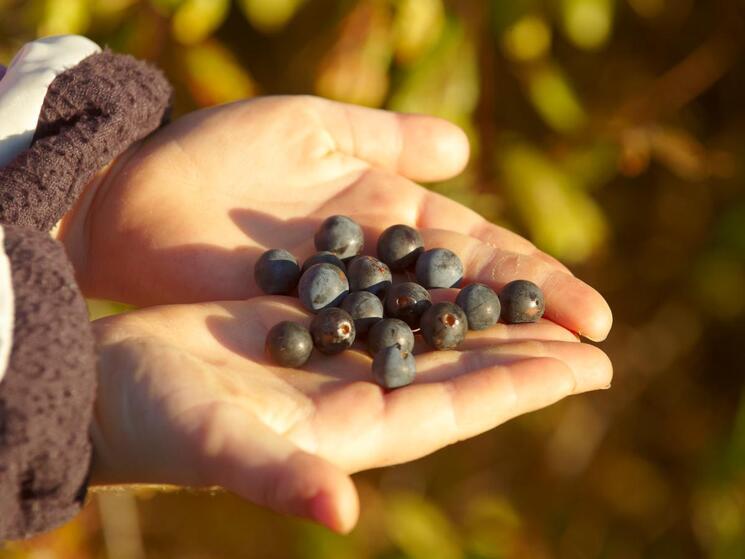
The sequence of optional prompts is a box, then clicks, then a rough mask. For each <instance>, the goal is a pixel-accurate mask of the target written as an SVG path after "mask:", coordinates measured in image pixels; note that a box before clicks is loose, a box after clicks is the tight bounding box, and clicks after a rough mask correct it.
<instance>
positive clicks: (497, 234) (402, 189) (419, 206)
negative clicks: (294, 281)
mask: <svg viewBox="0 0 745 559" xmlns="http://www.w3.org/2000/svg"><path fill="white" fill-rule="evenodd" d="M350 208H355V209H356V211H355V212H353V214H351V215H352V217H354V219H355V220H356V221H358V222H359V223H360V225H362V226H363V227H364V228H365V246H366V247H367V248H368V252H369V251H371V250H374V248H375V246H376V244H377V240H378V237H379V236H380V233H382V232H383V230H384V229H385V228H387V227H389V226H391V225H395V224H397V223H404V224H406V225H410V226H412V227H415V228H417V229H446V230H448V231H455V232H456V233H461V234H463V235H469V236H472V237H474V238H476V239H478V240H480V241H482V242H484V243H486V244H488V245H491V246H494V247H496V248H500V249H502V250H507V251H512V252H516V253H519V254H526V255H530V256H533V257H535V258H537V259H539V260H544V261H545V262H546V263H549V264H551V265H553V266H555V267H557V268H558V269H561V270H562V271H564V272H566V273H571V272H570V271H569V269H568V268H567V267H566V266H564V265H563V264H562V263H561V262H559V261H558V260H556V259H555V258H553V257H552V256H549V255H548V254H546V253H544V252H542V251H540V250H538V249H537V248H536V247H535V245H534V244H533V243H531V242H530V241H528V240H527V239H525V238H523V237H521V236H520V235H517V234H515V233H513V232H511V231H509V230H508V229H505V228H504V227H499V226H497V225H494V224H493V223H490V222H488V221H487V220H485V219H484V218H483V217H481V216H480V215H479V214H477V213H476V212H474V211H473V210H471V209H469V208H467V207H466V206H464V205H462V204H459V203H458V202H455V201H454V200H450V199H449V198H447V197H445V196H442V195H441V194H437V193H435V192H432V191H430V190H427V189H426V188H422V187H421V186H419V185H418V184H415V183H413V182H412V181H410V180H407V179H406V178H403V177H400V176H397V175H393V174H391V173H389V172H384V171H380V170H370V171H368V172H366V173H365V174H364V175H363V176H362V177H361V178H360V179H359V180H358V181H357V183H355V185H354V186H353V187H351V188H348V189H347V190H345V191H343V192H341V193H339V194H337V195H336V196H334V197H333V198H332V199H331V200H330V201H329V202H328V203H326V204H324V205H323V206H321V208H319V209H318V211H317V212H316V214H317V215H318V217H319V223H320V221H322V220H323V219H325V218H326V217H327V216H329V215H332V214H335V213H342V214H348V213H349V212H350ZM310 227H311V228H315V227H317V225H312V226H310ZM307 233H311V234H312V231H311V230H310V229H309V230H308V231H305V232H303V234H306V235H307ZM308 247H309V249H310V250H312V243H310V244H308Z"/></svg>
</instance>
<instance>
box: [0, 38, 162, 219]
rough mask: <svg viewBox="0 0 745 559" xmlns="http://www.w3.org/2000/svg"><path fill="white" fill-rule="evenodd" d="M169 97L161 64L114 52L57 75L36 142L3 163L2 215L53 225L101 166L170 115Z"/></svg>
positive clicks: (0, 179)
mask: <svg viewBox="0 0 745 559" xmlns="http://www.w3.org/2000/svg"><path fill="white" fill-rule="evenodd" d="M170 96H171V87H170V85H169V83H168V81H167V80H166V78H165V77H164V76H163V74H162V73H161V72H160V71H159V70H157V69H156V68H154V67H153V66H151V65H150V64H147V63H146V62H143V61H140V60H137V59H135V58H133V57H131V56H127V55H122V54H113V53H112V52H110V51H104V52H100V53H97V54H93V55H91V56H89V57H87V58H85V59H84V60H83V61H81V62H80V63H79V64H77V65H76V66H74V67H73V68H70V69H69V70H66V71H65V72H63V73H61V74H60V75H58V76H57V77H56V78H55V79H54V81H53V82H52V84H51V85H50V86H49V89H48V91H47V95H46V97H45V99H44V105H43V107H42V109H41V115H40V117H39V124H38V127H37V129H36V134H35V136H34V141H33V143H32V144H31V146H30V147H29V148H28V149H27V150H25V151H24V152H22V153H20V154H19V155H18V156H17V157H16V158H15V159H14V160H13V161H11V162H10V163H9V164H8V165H6V166H5V167H3V168H0V222H2V223H15V224H19V225H25V226H28V227H33V228H34V229H37V230H39V231H49V230H50V229H51V228H52V227H53V226H54V225H55V224H56V223H57V221H59V219H60V218H61V217H62V216H63V215H64V214H65V212H67V210H68V209H69V208H70V207H71V206H72V205H73V203H74V202H75V200H76V199H77V198H78V196H79V195H80V193H81V191H82V190H83V188H84V187H85V185H86V184H87V183H88V182H89V181H90V180H91V178H92V177H93V175H94V174H95V173H96V172H97V171H98V170H99V169H101V168H102V167H103V166H104V165H106V164H108V163H109V162H111V161H113V160H114V159H115V158H116V157H117V156H118V155H120V154H121V153H122V152H123V151H124V150H125V149H127V148H128V147H129V146H130V145H132V143H134V142H135V141H137V140H140V139H142V138H144V137H145V136H147V135H148V134H150V133H151V132H152V131H153V130H155V129H156V128H158V127H159V126H160V125H161V124H162V123H163V122H165V120H166V119H167V118H168V107H169V102H170Z"/></svg>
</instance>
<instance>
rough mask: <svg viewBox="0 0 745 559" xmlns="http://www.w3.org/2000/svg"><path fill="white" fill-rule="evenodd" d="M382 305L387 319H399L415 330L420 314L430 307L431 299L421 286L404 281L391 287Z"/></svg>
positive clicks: (417, 326)
mask: <svg viewBox="0 0 745 559" xmlns="http://www.w3.org/2000/svg"><path fill="white" fill-rule="evenodd" d="M384 304H385V314H386V316H387V317H389V318H398V319H401V320H403V321H404V322H405V323H406V324H408V325H409V326H411V328H412V329H417V328H419V319H420V318H421V316H422V314H424V311H426V310H427V309H428V308H429V307H431V306H432V299H431V297H430V296H429V292H428V291H427V290H426V289H424V288H423V287H422V286H421V285H419V284H418V283H413V282H410V281H405V282H403V283H397V284H395V285H392V286H391V288H390V289H389V290H388V293H387V294H386V296H385V303H384Z"/></svg>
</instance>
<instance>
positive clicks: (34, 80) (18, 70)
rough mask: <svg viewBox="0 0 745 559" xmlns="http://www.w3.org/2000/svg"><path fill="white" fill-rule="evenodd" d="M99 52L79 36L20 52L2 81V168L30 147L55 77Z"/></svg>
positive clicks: (63, 37)
mask: <svg viewBox="0 0 745 559" xmlns="http://www.w3.org/2000/svg"><path fill="white" fill-rule="evenodd" d="M100 51H101V48H100V47H99V46H98V45H97V44H96V43H94V42H93V41H91V40H90V39H86V38H85V37H81V36H80V35H59V36H56V37H45V38H43V39H38V40H36V41H32V42H30V43H26V44H25V45H24V46H23V48H22V49H21V50H20V51H18V53H17V54H16V55H15V57H14V58H13V61H12V62H11V63H10V66H8V70H7V72H6V74H5V76H4V77H3V78H2V80H0V167H2V166H3V165H6V164H7V163H9V162H10V161H11V160H12V159H13V158H14V157H15V156H16V155H18V154H19V153H21V152H22V151H23V150H25V149H26V148H28V147H29V146H30V145H31V140H33V137H34V132H35V131H36V125H37V123H38V122H39V115H40V114H41V107H42V105H43V104H44V97H46V94H47V89H48V88H49V85H50V84H51V83H52V82H53V81H54V78H56V77H57V76H58V75H59V74H61V73H62V72H64V71H65V70H67V69H69V68H72V67H73V66H75V65H76V64H78V62H80V61H81V60H83V59H84V58H87V57H88V56H90V55H91V54H95V53H97V52H100Z"/></svg>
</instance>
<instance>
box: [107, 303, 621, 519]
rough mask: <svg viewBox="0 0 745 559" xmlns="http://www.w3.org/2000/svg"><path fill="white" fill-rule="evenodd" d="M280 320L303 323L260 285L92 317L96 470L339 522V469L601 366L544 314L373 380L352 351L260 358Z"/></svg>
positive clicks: (489, 415) (600, 357)
mask: <svg viewBox="0 0 745 559" xmlns="http://www.w3.org/2000/svg"><path fill="white" fill-rule="evenodd" d="M452 297H453V292H452V291H447V290H443V291H440V292H435V299H443V298H452ZM288 319H289V320H297V321H302V322H304V323H306V324H307V323H309V318H308V317H307V315H306V313H305V312H304V311H302V310H301V309H300V308H299V306H298V305H297V301H296V300H294V299H290V298H286V297H261V298H255V299H251V300H249V301H245V302H229V303H209V304H198V305H197V304H195V305H180V306H169V307H153V308H150V309H145V310H141V311H136V312H132V313H128V314H124V315H119V316H115V317H111V318H107V319H103V320H99V321H97V322H95V323H94V327H95V331H96V334H97V337H98V342H99V346H100V347H99V352H100V356H101V357H100V375H101V378H100V384H99V393H98V398H97V403H96V414H95V418H96V419H95V422H94V427H93V439H94V445H95V458H94V474H93V481H94V482H99V483H101V482H103V483H107V482H108V483H122V482H152V483H174V484H184V485H192V486H212V485H221V486H224V487H226V488H227V489H229V490H231V491H233V492H235V493H237V494H238V495H240V496H242V497H244V498H246V499H249V500H251V501H253V502H255V503H258V504H261V505H264V506H267V507H270V508H272V509H274V510H276V511H280V512H286V513H290V514H295V515H299V516H304V517H308V518H311V519H314V520H316V521H318V522H321V523H323V524H325V525H327V526H329V527H330V528H332V529H334V530H338V531H346V530H349V529H351V528H352V527H353V526H354V524H355V522H356V519H357V514H358V503H357V495H356V492H355V489H354V485H353V484H352V482H351V480H350V478H349V477H348V474H349V473H351V472H357V471H360V470H365V469H369V468H374V467H379V466H385V465H389V464H396V463H400V462H405V461H408V460H413V459H416V458H418V457H421V456H424V455H426V454H429V453H431V452H433V451H435V450H437V449H439V448H442V447H444V446H446V445H449V444H451V443H454V442H456V441H459V440H462V439H466V438H468V437H473V436H475V435H477V434H479V433H482V432H484V431H486V430H488V429H491V428H493V427H495V426H496V425H499V424H500V423H503V422H505V421H507V420H509V419H511V418H513V417H515V416H517V415H520V414H522V413H525V412H528V411H531V410H535V409H538V408H541V407H544V406H547V405H549V404H552V403H554V402H556V401H557V400H559V399H561V398H563V397H565V396H568V395H570V394H577V393H580V392H584V391H588V390H595V389H599V388H603V387H606V386H607V385H608V384H609V383H610V379H611V375H612V372H611V366H610V362H609V361H608V359H607V357H606V356H605V355H604V354H603V353H602V352H601V351H600V350H599V349H597V348H595V347H593V346H590V345H586V344H581V343H578V342H577V341H576V338H574V336H573V335H572V334H571V333H570V332H568V331H566V330H565V329H564V328H561V327H560V326H557V325H556V324H553V323H552V322H550V321H545V320H544V321H541V322H539V323H536V324H524V325H514V326H506V325H503V324H499V325H497V326H495V327H494V328H491V329H489V330H485V331H482V332H478V333H477V332H469V335H468V338H467V340H466V342H465V345H464V348H463V351H457V352H456V351H443V352H429V353H423V354H419V355H418V356H417V369H418V375H417V378H416V381H415V383H414V384H412V385H410V386H407V387H404V388H400V389H397V390H394V391H391V392H384V391H383V390H382V389H381V388H379V387H378V386H377V385H375V384H373V383H372V382H371V376H370V363H371V359H370V357H369V356H367V354H365V353H364V352H363V351H361V350H359V349H354V350H350V351H347V352H345V353H343V354H341V355H337V356H334V357H326V356H322V355H320V354H318V353H315V354H314V356H313V357H312V358H311V360H310V361H309V362H308V364H307V365H306V366H305V367H304V368H303V369H302V370H294V369H283V368H280V367H276V366H274V365H273V364H272V363H270V362H268V361H267V359H266V357H265V356H264V353H263V343H264V338H265V336H266V332H267V331H268V329H269V328H271V327H272V326H273V325H274V324H276V323H277V322H279V321H281V320H288Z"/></svg>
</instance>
